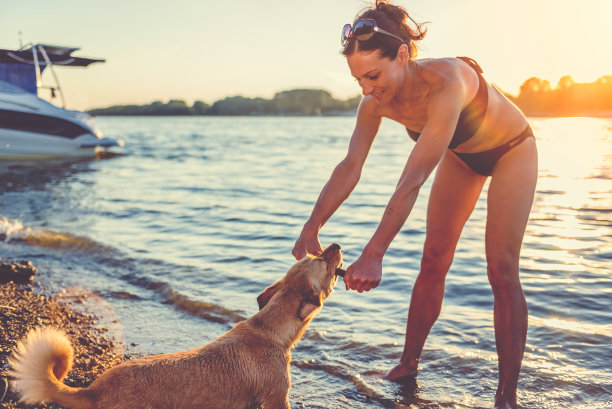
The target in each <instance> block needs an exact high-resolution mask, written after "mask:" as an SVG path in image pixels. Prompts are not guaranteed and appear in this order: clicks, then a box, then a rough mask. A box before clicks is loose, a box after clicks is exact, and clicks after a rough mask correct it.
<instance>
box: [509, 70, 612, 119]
mask: <svg viewBox="0 0 612 409" xmlns="http://www.w3.org/2000/svg"><path fill="white" fill-rule="evenodd" d="M509 98H510V99H511V100H512V101H513V102H514V103H515V104H516V105H517V106H518V107H519V108H521V110H522V111H523V112H524V113H525V114H527V115H529V116H540V115H541V116H583V115H584V116H589V115H610V114H611V113H612V76H610V75H608V76H604V77H601V78H600V79H598V80H597V81H595V82H590V83H578V82H574V80H573V79H572V77H570V76H569V75H566V76H564V77H562V78H561V79H560V80H559V82H558V83H557V86H556V87H555V88H552V87H551V85H550V82H548V81H546V80H542V79H540V78H536V77H533V78H529V79H528V80H526V81H525V82H524V83H523V85H522V86H521V88H520V93H519V95H518V96H517V97H512V96H509Z"/></svg>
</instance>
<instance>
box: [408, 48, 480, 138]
mask: <svg viewBox="0 0 612 409" xmlns="http://www.w3.org/2000/svg"><path fill="white" fill-rule="evenodd" d="M457 58H459V59H460V60H463V61H465V62H466V63H467V64H468V65H469V66H470V67H472V68H473V69H474V71H476V74H477V75H478V81H479V82H478V91H477V92H476V96H475V97H474V98H473V99H472V100H471V101H470V103H469V104H468V105H467V106H466V107H465V108H463V110H462V111H461V114H460V115H459V120H458V121H457V127H456V128H455V133H454V134H453V138H452V139H451V142H450V144H449V145H448V148H449V149H454V148H456V147H457V146H459V145H460V144H462V143H463V142H465V141H467V140H468V139H470V138H471V137H472V136H474V134H475V133H476V131H478V128H480V125H481V124H482V120H483V119H484V117H485V114H486V112H487V105H488V103H489V95H488V92H487V83H486V82H485V79H484V78H483V76H482V68H480V65H478V63H477V62H476V61H474V60H472V59H471V58H468V57H457ZM406 130H407V131H408V135H410V137H411V138H412V139H413V140H414V141H416V140H417V139H419V136H421V134H420V132H415V131H413V130H411V129H408V128H406Z"/></svg>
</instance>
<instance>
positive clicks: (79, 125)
mask: <svg viewBox="0 0 612 409" xmlns="http://www.w3.org/2000/svg"><path fill="white" fill-rule="evenodd" d="M122 145H123V142H122V141H115V140H113V139H109V138H102V136H101V133H100V131H98V130H97V129H96V128H95V127H94V126H93V123H92V117H91V116H90V115H88V114H87V113H84V112H80V111H71V110H67V109H63V108H60V107H57V106H55V105H52V104H50V103H48V102H47V101H44V100H42V99H41V98H38V97H37V96H35V95H32V94H28V93H26V92H25V91H23V90H21V89H19V88H17V87H15V86H13V85H11V84H8V83H6V82H3V81H0V160H24V159H45V158H59V157H86V156H94V155H95V154H96V153H97V152H98V151H99V150H101V149H105V148H109V147H111V146H122Z"/></svg>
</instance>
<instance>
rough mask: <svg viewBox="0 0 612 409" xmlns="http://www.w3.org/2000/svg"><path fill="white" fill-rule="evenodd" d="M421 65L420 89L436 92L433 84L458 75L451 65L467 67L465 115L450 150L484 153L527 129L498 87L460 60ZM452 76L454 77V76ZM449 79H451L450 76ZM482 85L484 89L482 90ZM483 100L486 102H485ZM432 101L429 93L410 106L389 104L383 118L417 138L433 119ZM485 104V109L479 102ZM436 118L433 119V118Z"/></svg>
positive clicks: (429, 61) (464, 70)
mask: <svg viewBox="0 0 612 409" xmlns="http://www.w3.org/2000/svg"><path fill="white" fill-rule="evenodd" d="M414 63H415V64H417V65H418V68H419V71H420V72H421V73H422V75H420V81H422V82H423V83H422V84H420V85H421V86H425V87H428V88H430V89H435V88H436V87H434V84H435V83H436V81H440V80H441V78H442V77H443V76H447V73H448V72H449V71H450V72H455V71H456V67H450V65H449V64H464V65H465V66H464V67H461V69H460V70H459V71H458V72H459V73H460V74H458V75H460V76H462V78H457V80H462V81H464V83H465V84H466V86H467V87H468V90H467V91H466V98H465V101H464V106H463V107H462V115H461V116H460V118H459V121H458V125H459V126H458V127H457V129H456V134H455V135H453V139H452V141H451V146H450V147H451V148H452V149H453V150H455V151H456V152H481V151H484V150H488V149H491V148H494V147H496V146H499V145H502V144H503V143H505V142H506V141H508V140H510V139H512V138H514V137H515V136H516V135H518V134H519V133H520V132H521V131H522V130H524V129H525V127H526V126H527V120H526V119H525V116H524V115H523V114H522V112H521V111H520V110H519V109H518V108H517V107H516V106H515V105H514V104H512V102H510V101H509V100H508V99H507V98H506V97H505V96H504V95H503V94H501V92H499V91H498V90H497V89H496V88H495V87H493V86H491V85H489V84H488V83H487V82H486V81H484V80H483V78H482V77H481V75H479V74H478V73H477V71H476V69H475V68H474V67H472V66H469V65H468V63H466V62H463V61H461V60H460V59H458V58H448V59H427V60H418V61H415V62H414ZM451 75H453V74H451ZM454 75H457V74H454ZM447 77H448V76H447ZM483 86H484V87H485V89H482V88H483ZM483 97H484V100H483ZM431 99H432V95H431V93H429V92H425V93H423V95H422V96H421V97H420V98H419V99H417V100H415V101H414V102H413V103H412V104H410V106H406V104H401V105H400V104H395V105H394V104H388V105H387V106H385V107H381V111H380V112H381V115H382V116H384V117H387V118H389V119H392V120H394V121H397V122H399V123H401V124H402V125H404V126H405V127H406V128H407V129H409V130H411V131H412V132H411V136H412V137H413V138H415V137H417V136H418V134H420V132H421V131H422V130H423V128H424V126H425V124H426V123H427V121H428V120H430V118H428V117H427V107H428V104H429V102H430V101H431ZM482 101H484V105H486V109H485V106H482V108H483V109H482V110H480V108H479V103H481V102H482ZM472 108H474V109H473V115H472V116H473V117H472V118H467V115H466V110H470V109H472ZM432 119H433V118H432Z"/></svg>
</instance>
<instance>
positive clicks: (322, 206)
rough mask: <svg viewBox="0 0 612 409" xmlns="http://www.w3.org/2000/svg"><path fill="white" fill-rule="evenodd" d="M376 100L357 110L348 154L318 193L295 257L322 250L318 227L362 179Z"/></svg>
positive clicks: (374, 126)
mask: <svg viewBox="0 0 612 409" xmlns="http://www.w3.org/2000/svg"><path fill="white" fill-rule="evenodd" d="M373 103H374V101H371V100H369V98H367V97H366V98H364V100H363V101H362V103H361V104H360V106H359V110H358V112H357V121H356V124H355V130H354V131H353V136H352V137H351V142H350V144H349V149H348V152H347V154H346V157H345V158H344V159H343V160H342V161H341V162H340V163H339V164H338V165H337V166H336V168H335V169H334V171H333V172H332V174H331V176H330V178H329V180H328V182H327V183H326V184H325V186H324V187H323V190H322V191H321V193H320V194H319V198H318V199H317V201H316V203H315V205H314V208H313V210H312V214H311V215H310V218H309V219H308V221H307V222H306V223H305V224H304V227H303V229H302V233H301V234H300V237H299V238H298V240H297V241H296V243H295V246H294V248H293V252H292V254H293V256H294V257H295V258H296V259H298V260H299V259H301V258H302V257H304V256H305V255H306V253H310V254H315V255H318V254H320V253H321V252H322V248H321V244H320V242H319V239H318V234H319V230H320V229H321V227H323V225H324V224H325V223H326V222H327V220H329V218H330V217H331V216H332V215H333V214H334V212H335V211H336V210H338V207H340V205H341V204H342V203H343V202H344V201H345V200H346V199H347V198H348V197H349V195H350V194H351V192H352V191H353V189H355V186H356V185H357V182H359V178H360V177H361V170H362V169H363V164H364V163H365V160H366V158H367V156H368V153H369V151H370V147H371V146H372V143H373V142H374V139H375V138H376V134H377V132H378V128H379V127H380V122H381V117H380V116H379V115H377V113H376V107H375V106H373V105H372V104H373Z"/></svg>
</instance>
